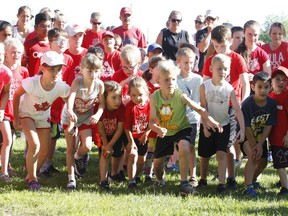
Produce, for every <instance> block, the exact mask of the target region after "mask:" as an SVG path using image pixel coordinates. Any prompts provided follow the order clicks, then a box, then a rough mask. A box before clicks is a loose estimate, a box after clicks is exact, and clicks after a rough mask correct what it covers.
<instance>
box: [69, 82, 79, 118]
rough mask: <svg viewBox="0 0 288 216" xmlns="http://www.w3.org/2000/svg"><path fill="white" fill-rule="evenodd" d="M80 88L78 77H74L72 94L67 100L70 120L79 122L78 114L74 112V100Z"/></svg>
mask: <svg viewBox="0 0 288 216" xmlns="http://www.w3.org/2000/svg"><path fill="white" fill-rule="evenodd" d="M78 89H79V81H78V80H77V79H74V81H73V82H72V85H71V88H70V94H69V96H68V100H67V112H68V118H69V122H71V121H72V122H77V115H76V114H75V113H74V111H73V108H74V102H75V98H76V92H77V90H78Z"/></svg>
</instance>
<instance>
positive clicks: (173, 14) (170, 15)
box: [168, 10, 182, 20]
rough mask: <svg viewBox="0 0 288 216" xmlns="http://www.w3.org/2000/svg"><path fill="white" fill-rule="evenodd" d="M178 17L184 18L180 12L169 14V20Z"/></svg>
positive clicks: (174, 11)
mask: <svg viewBox="0 0 288 216" xmlns="http://www.w3.org/2000/svg"><path fill="white" fill-rule="evenodd" d="M177 15H179V16H181V17H182V14H181V12H180V11H176V10H173V11H171V13H170V14H169V17H168V20H170V19H171V18H172V17H173V16H177Z"/></svg>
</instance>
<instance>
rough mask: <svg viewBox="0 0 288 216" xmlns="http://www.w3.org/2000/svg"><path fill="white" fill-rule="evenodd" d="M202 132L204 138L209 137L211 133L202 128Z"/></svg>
mask: <svg viewBox="0 0 288 216" xmlns="http://www.w3.org/2000/svg"><path fill="white" fill-rule="evenodd" d="M203 132H204V136H205V137H210V136H211V133H210V131H209V130H208V129H207V128H204V130H203Z"/></svg>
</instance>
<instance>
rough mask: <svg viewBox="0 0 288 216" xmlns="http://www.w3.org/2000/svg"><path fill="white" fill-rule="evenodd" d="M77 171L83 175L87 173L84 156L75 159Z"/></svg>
mask: <svg viewBox="0 0 288 216" xmlns="http://www.w3.org/2000/svg"><path fill="white" fill-rule="evenodd" d="M75 172H76V174H77V175H79V176H81V177H82V176H83V175H84V174H85V173H86V166H85V160H84V156H83V157H82V158H80V159H75Z"/></svg>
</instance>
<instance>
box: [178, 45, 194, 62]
mask: <svg viewBox="0 0 288 216" xmlns="http://www.w3.org/2000/svg"><path fill="white" fill-rule="evenodd" d="M181 57H188V58H194V59H196V54H195V53H194V52H193V50H191V49H190V48H188V47H183V48H181V49H179V50H178V51H177V53H176V59H177V60H179V59H180V58H181Z"/></svg>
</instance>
